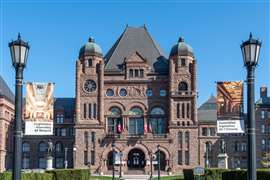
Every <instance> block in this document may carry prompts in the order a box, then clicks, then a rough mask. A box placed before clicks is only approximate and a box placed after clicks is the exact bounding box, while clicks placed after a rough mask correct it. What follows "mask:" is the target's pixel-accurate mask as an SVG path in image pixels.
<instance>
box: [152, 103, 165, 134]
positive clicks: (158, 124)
mask: <svg viewBox="0 0 270 180" xmlns="http://www.w3.org/2000/svg"><path fill="white" fill-rule="evenodd" d="M166 126H167V122H166V116H165V111H164V110H163V109H162V108H161V107H154V108H153V109H152V110H151V111H150V129H151V131H152V133H153V134H166Z"/></svg>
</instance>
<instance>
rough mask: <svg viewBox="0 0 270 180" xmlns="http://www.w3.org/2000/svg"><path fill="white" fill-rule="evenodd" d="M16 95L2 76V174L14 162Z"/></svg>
mask: <svg viewBox="0 0 270 180" xmlns="http://www.w3.org/2000/svg"><path fill="white" fill-rule="evenodd" d="M13 119H14V94H13V93H12V91H11V90H10V88H9V87H8V86H7V84H6V82H5V81H4V79H3V78H2V77H1V76H0V172H2V171H4V170H6V169H7V168H9V164H8V162H10V161H12V132H13V131H12V127H13V125H12V124H13Z"/></svg>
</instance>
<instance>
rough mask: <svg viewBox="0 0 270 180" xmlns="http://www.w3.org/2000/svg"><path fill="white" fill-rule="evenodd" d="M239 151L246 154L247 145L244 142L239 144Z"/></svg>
mask: <svg viewBox="0 0 270 180" xmlns="http://www.w3.org/2000/svg"><path fill="white" fill-rule="evenodd" d="M241 151H243V152H246V151H247V143H246V142H242V144H241Z"/></svg>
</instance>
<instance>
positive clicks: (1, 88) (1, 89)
mask: <svg viewBox="0 0 270 180" xmlns="http://www.w3.org/2000/svg"><path fill="white" fill-rule="evenodd" d="M0 97H4V98H6V99H8V100H9V101H11V102H12V103H14V94H13V92H12V91H11V90H10V88H9V87H8V85H7V83H6V82H5V80H4V79H3V78H2V76H1V75H0Z"/></svg>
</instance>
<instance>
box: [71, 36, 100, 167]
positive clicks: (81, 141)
mask: <svg viewBox="0 0 270 180" xmlns="http://www.w3.org/2000/svg"><path fill="white" fill-rule="evenodd" d="M103 69H104V61H103V54H102V50H101V48H100V46H99V45H98V44H96V43H95V42H94V39H93V38H92V37H90V38H89V40H88V42H87V43H86V44H85V45H84V46H83V47H82V48H81V49H80V52H79V59H78V60H77V61H76V121H75V147H80V148H76V154H75V156H76V157H80V158H76V157H74V158H75V167H76V166H80V167H83V166H88V165H89V163H90V164H91V165H92V166H94V165H95V157H96V152H95V149H96V147H95V143H96V139H97V138H96V134H102V131H103V126H102V124H103V119H104V115H103V113H104V110H103V106H104V103H103V84H104V78H103V77H104V70H103ZM97 131H98V133H97ZM100 131H101V132H100ZM82 157H83V158H82Z"/></svg>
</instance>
